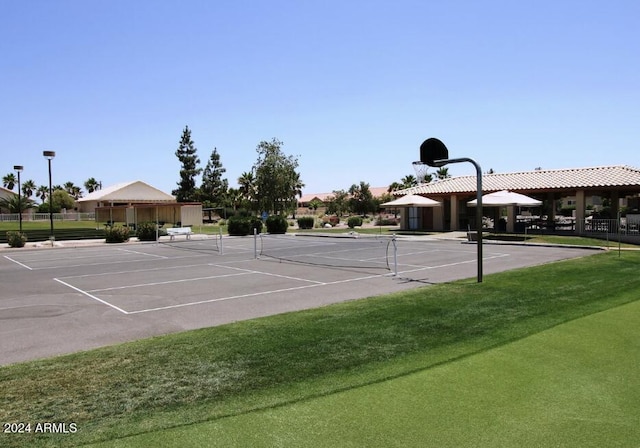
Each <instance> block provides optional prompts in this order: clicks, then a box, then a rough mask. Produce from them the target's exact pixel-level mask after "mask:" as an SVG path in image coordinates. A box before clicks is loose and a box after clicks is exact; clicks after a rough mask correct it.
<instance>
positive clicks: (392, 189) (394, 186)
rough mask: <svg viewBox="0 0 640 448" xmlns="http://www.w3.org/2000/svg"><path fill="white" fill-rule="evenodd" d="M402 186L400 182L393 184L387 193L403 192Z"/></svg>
mask: <svg viewBox="0 0 640 448" xmlns="http://www.w3.org/2000/svg"><path fill="white" fill-rule="evenodd" d="M402 188H403V187H402V184H401V183H400V182H392V183H391V185H389V188H387V193H391V192H392V191H396V190H402Z"/></svg>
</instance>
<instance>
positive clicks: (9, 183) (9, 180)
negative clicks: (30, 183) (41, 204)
mask: <svg viewBox="0 0 640 448" xmlns="http://www.w3.org/2000/svg"><path fill="white" fill-rule="evenodd" d="M17 183H18V179H17V178H16V175H15V174H13V173H9V174H7V175H6V176H4V177H3V178H2V186H3V187H5V188H8V189H9V190H13V187H15V186H16V184H17Z"/></svg>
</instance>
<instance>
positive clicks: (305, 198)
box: [298, 187, 389, 203]
mask: <svg viewBox="0 0 640 448" xmlns="http://www.w3.org/2000/svg"><path fill="white" fill-rule="evenodd" d="M388 188H389V187H369V191H371V194H372V195H373V197H374V198H378V197H380V196H382V195H383V194H385V193H386V192H387V190H388ZM345 191H346V190H345ZM334 194H335V193H334V192H331V193H307V194H303V195H302V196H301V197H300V198H299V199H298V202H299V203H307V202H311V201H313V200H314V199H319V200H320V201H322V202H325V201H327V200H329V199H330V198H331V197H333V196H334Z"/></svg>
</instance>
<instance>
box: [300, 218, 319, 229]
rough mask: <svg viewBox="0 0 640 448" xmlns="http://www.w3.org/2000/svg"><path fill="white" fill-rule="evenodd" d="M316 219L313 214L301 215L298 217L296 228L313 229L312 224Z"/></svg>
mask: <svg viewBox="0 0 640 448" xmlns="http://www.w3.org/2000/svg"><path fill="white" fill-rule="evenodd" d="M315 222H316V220H315V218H314V217H313V216H302V217H300V218H298V228H300V229H313V225H314V224H315Z"/></svg>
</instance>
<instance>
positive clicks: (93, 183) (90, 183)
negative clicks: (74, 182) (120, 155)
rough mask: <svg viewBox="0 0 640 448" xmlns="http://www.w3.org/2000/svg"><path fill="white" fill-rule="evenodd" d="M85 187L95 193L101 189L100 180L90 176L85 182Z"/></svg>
mask: <svg viewBox="0 0 640 448" xmlns="http://www.w3.org/2000/svg"><path fill="white" fill-rule="evenodd" d="M84 188H85V190H87V193H93V192H94V191H96V190H99V189H100V182H98V181H97V180H96V179H95V178H94V177H90V178H89V179H87V180H86V181H85V182H84Z"/></svg>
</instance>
